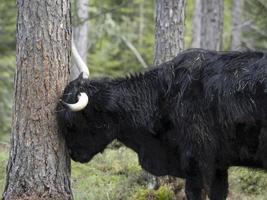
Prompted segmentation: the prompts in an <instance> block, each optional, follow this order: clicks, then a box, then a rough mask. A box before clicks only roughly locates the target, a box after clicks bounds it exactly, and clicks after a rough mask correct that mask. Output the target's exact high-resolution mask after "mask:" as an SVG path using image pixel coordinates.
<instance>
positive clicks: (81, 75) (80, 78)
mask: <svg viewBox="0 0 267 200" xmlns="http://www.w3.org/2000/svg"><path fill="white" fill-rule="evenodd" d="M78 79H79V80H82V79H83V72H81V73H80V75H79V76H78Z"/></svg>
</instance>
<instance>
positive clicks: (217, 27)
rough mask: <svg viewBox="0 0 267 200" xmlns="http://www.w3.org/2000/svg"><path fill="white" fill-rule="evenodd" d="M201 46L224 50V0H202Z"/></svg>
mask: <svg viewBox="0 0 267 200" xmlns="http://www.w3.org/2000/svg"><path fill="white" fill-rule="evenodd" d="M201 2H202V5H201V10H202V15H201V16H202V17H201V43H200V47H201V48H205V49H210V50H217V51H219V50H222V41H223V35H222V34H223V8H224V6H223V2H224V1H223V0H217V1H214V0H202V1H201Z"/></svg>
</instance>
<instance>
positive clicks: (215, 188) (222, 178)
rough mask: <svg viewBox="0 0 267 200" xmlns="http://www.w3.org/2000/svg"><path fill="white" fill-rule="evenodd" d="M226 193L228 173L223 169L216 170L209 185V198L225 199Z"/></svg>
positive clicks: (214, 199)
mask: <svg viewBox="0 0 267 200" xmlns="http://www.w3.org/2000/svg"><path fill="white" fill-rule="evenodd" d="M227 194H228V173H227V169H225V170H216V172H215V173H214V175H213V178H212V181H211V185H210V187H209V198H210V200H225V199H226V198H227Z"/></svg>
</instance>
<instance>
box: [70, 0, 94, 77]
mask: <svg viewBox="0 0 267 200" xmlns="http://www.w3.org/2000/svg"><path fill="white" fill-rule="evenodd" d="M75 14H76V15H75V19H76V20H75V21H76V23H75V26H74V27H73V38H74V43H75V45H76V48H77V50H78V52H79V54H80V56H81V58H82V59H83V61H84V62H85V63H86V61H87V52H88V31H89V25H88V18H89V0H76V1H75ZM79 73H80V72H79V70H78V69H77V67H76V66H75V63H74V62H73V64H72V67H71V73H70V74H71V80H73V79H75V78H77V77H78V75H79Z"/></svg>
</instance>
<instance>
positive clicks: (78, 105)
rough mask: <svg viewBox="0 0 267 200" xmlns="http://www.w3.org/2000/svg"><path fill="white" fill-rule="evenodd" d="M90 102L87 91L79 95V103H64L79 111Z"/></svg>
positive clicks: (72, 109)
mask: <svg viewBox="0 0 267 200" xmlns="http://www.w3.org/2000/svg"><path fill="white" fill-rule="evenodd" d="M62 102H63V101H62ZM88 102H89V99H88V96H87V94H86V93H85V92H81V93H80V94H79V95H78V102H77V103H74V104H69V103H66V102H63V103H64V104H65V105H66V106H68V107H69V109H70V110H71V111H74V112H77V111H80V110H83V109H84V108H85V107H86V106H87V104H88Z"/></svg>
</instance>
